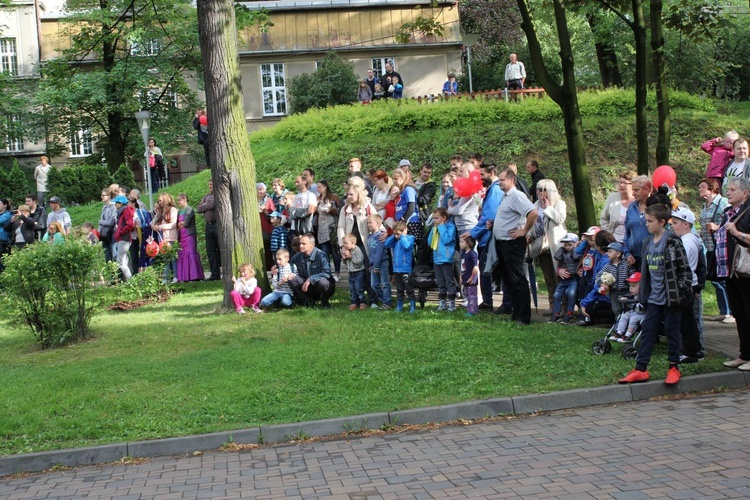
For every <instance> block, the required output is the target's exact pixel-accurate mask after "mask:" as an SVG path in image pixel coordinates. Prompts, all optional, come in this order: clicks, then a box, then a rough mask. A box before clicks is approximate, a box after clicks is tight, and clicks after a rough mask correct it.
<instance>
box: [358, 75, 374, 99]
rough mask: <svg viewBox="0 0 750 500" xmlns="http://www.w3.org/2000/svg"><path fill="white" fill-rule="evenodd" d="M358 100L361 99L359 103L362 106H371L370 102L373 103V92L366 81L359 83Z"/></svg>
mask: <svg viewBox="0 0 750 500" xmlns="http://www.w3.org/2000/svg"><path fill="white" fill-rule="evenodd" d="M357 99H359V102H361V103H362V104H370V101H372V91H371V90H370V86H369V85H367V82H366V81H364V80H362V81H360V82H359V91H358V92H357Z"/></svg>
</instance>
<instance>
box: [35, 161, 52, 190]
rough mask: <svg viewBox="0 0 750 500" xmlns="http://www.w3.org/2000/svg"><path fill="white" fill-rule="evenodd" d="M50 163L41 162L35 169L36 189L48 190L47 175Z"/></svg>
mask: <svg viewBox="0 0 750 500" xmlns="http://www.w3.org/2000/svg"><path fill="white" fill-rule="evenodd" d="M50 168H51V167H50V165H49V164H47V165H42V164H41V163H40V164H39V165H37V166H36V168H35V169H34V179H36V190H37V191H40V192H47V175H48V174H49V169H50Z"/></svg>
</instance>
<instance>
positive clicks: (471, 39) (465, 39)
mask: <svg viewBox="0 0 750 500" xmlns="http://www.w3.org/2000/svg"><path fill="white" fill-rule="evenodd" d="M478 41H479V35H470V34H466V35H463V36H462V37H461V42H462V43H463V44H464V47H466V65H467V66H468V67H469V93H474V84H473V82H472V81H471V46H472V45H474V44H475V43H477V42H478Z"/></svg>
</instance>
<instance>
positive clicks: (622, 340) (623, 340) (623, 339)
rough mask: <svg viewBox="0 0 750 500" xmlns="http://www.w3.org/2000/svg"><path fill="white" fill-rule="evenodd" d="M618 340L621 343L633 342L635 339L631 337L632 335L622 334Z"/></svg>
mask: <svg viewBox="0 0 750 500" xmlns="http://www.w3.org/2000/svg"><path fill="white" fill-rule="evenodd" d="M617 341H618V342H619V343H620V344H630V343H631V342H633V340H632V339H631V337H628V336H627V335H620V337H619V338H618V339H617Z"/></svg>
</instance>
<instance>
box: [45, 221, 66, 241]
mask: <svg viewBox="0 0 750 500" xmlns="http://www.w3.org/2000/svg"><path fill="white" fill-rule="evenodd" d="M42 241H43V242H45V243H53V244H55V245H57V244H58V243H63V242H64V241H65V232H64V231H63V229H62V224H60V223H59V222H57V221H55V222H52V223H50V225H49V227H48V228H47V232H46V233H44V237H43V238H42Z"/></svg>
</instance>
